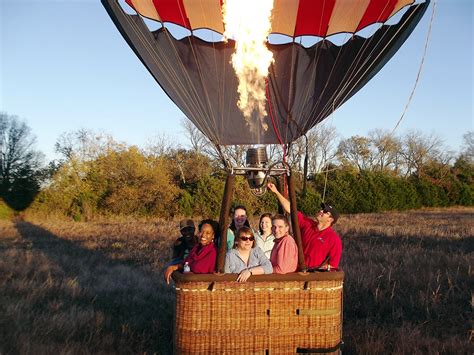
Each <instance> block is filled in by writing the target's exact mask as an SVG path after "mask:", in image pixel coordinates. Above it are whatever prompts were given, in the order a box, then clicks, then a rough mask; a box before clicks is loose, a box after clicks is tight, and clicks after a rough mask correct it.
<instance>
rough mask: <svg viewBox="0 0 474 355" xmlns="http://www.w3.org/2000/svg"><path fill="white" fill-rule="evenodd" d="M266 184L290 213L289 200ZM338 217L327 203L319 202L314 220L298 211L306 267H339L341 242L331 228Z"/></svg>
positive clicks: (272, 186) (273, 186)
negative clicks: (318, 208) (319, 205)
mask: <svg viewBox="0 0 474 355" xmlns="http://www.w3.org/2000/svg"><path fill="white" fill-rule="evenodd" d="M267 186H268V188H269V189H270V191H272V192H273V193H274V194H275V195H276V197H277V198H278V200H279V201H280V203H281V205H282V207H283V209H284V210H285V211H286V212H287V213H290V201H288V200H287V199H286V198H285V197H284V196H283V195H282V194H281V193H280V192H279V191H278V190H277V188H276V186H275V185H274V184H272V183H271V182H270V183H268V185H267ZM338 218H339V213H338V212H337V210H336V209H335V208H334V207H333V206H331V205H328V204H321V210H319V212H318V213H316V216H315V219H316V221H314V220H312V219H311V218H308V217H307V216H305V215H304V214H303V213H301V212H300V211H298V222H299V225H300V231H301V242H302V244H303V254H304V261H305V263H306V266H307V268H308V269H314V268H320V267H325V268H328V269H329V268H336V269H337V268H338V267H339V261H340V260H341V254H342V242H341V238H340V237H339V236H338V235H337V233H336V232H335V231H334V229H332V225H333V224H334V223H336V221H337V219H338Z"/></svg>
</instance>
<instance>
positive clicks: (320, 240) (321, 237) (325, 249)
mask: <svg viewBox="0 0 474 355" xmlns="http://www.w3.org/2000/svg"><path fill="white" fill-rule="evenodd" d="M298 222H299V224H300V230H301V241H302V243H303V254H304V261H305V263H306V266H307V267H308V268H314V267H318V266H320V265H321V264H322V263H323V262H324V261H325V260H326V258H327V257H328V256H329V265H331V267H332V268H338V267H339V261H340V260H341V254H342V242H341V238H339V236H338V235H337V233H336V232H335V231H334V229H332V228H331V227H328V228H326V229H323V230H322V231H320V230H319V229H318V223H317V222H315V221H313V220H312V219H311V218H308V217H306V216H305V215H304V214H302V213H301V212H299V211H298Z"/></svg>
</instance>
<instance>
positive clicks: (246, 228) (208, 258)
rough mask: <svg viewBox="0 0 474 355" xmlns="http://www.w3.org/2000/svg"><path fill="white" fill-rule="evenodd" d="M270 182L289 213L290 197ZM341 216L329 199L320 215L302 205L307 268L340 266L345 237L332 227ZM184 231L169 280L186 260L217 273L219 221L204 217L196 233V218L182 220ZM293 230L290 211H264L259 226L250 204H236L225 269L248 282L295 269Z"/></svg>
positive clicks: (175, 248) (194, 268)
mask: <svg viewBox="0 0 474 355" xmlns="http://www.w3.org/2000/svg"><path fill="white" fill-rule="evenodd" d="M268 188H269V190H270V191H272V192H273V193H274V194H275V195H276V196H277V198H278V200H279V202H280V204H281V205H282V207H283V209H284V210H285V211H286V212H287V213H289V212H290V202H289V201H288V200H287V199H286V198H285V197H284V196H283V195H282V194H281V193H280V192H279V191H278V190H277V188H276V186H275V185H274V184H273V183H268ZM338 218H339V213H338V212H337V210H336V209H335V208H334V207H332V206H330V205H327V204H322V205H321V210H319V212H318V213H317V214H316V216H315V220H313V219H311V218H308V217H307V216H305V215H304V214H303V213H301V212H299V211H298V222H299V226H300V231H301V241H302V246H303V255H304V260H305V263H306V266H307V267H308V269H318V268H323V269H337V268H338V267H339V261H340V259H341V253H342V242H341V239H340V237H339V236H338V235H337V233H336V232H335V231H334V230H333V229H332V226H333V225H334V223H336V221H337V219H338ZM180 231H181V234H182V236H181V237H179V238H178V239H177V240H176V242H175V244H174V246H173V260H172V261H171V263H170V265H169V266H168V267H167V268H166V269H165V279H166V282H167V283H169V282H170V279H171V274H172V273H173V272H174V271H176V270H183V269H184V267H185V266H186V267H189V269H190V271H191V272H193V273H195V274H210V273H214V272H215V268H216V260H217V246H218V244H219V242H220V238H219V224H218V223H217V222H216V221H214V220H212V219H205V220H203V221H202V222H201V223H200V224H199V233H198V235H197V238H196V236H195V227H194V222H193V221H192V220H183V221H181V222H180ZM289 231H290V225H289V222H288V218H287V217H286V216H285V215H282V214H276V215H274V216H272V215H271V214H270V213H264V214H263V215H262V216H261V217H260V221H259V230H258V231H254V230H253V229H252V228H251V227H250V224H249V222H248V220H247V211H246V208H245V207H244V206H237V207H235V208H234V215H233V219H232V223H231V225H230V226H229V228H228V229H227V254H226V258H225V264H224V271H225V273H233V274H238V277H237V281H239V282H245V281H247V280H248V278H249V277H250V276H252V275H262V274H271V273H277V274H286V273H290V272H295V271H296V270H297V266H298V247H297V245H296V242H295V240H294V239H293V237H292V236H291V235H289Z"/></svg>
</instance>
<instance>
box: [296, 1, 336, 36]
mask: <svg viewBox="0 0 474 355" xmlns="http://www.w3.org/2000/svg"><path fill="white" fill-rule="evenodd" d="M335 3H336V0H320V1H315V0H300V2H299V6H298V15H297V16H296V27H295V37H296V36H304V35H313V36H320V37H324V36H326V33H327V31H328V24H329V20H330V19H331V15H332V10H333V9H334V5H335Z"/></svg>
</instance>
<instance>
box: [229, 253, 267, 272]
mask: <svg viewBox="0 0 474 355" xmlns="http://www.w3.org/2000/svg"><path fill="white" fill-rule="evenodd" d="M257 266H261V267H262V268H263V272H264V273H265V274H271V273H272V272H273V267H272V263H271V262H270V260H269V259H268V258H267V257H266V256H265V254H264V253H263V251H262V249H260V248H259V247H255V248H252V250H251V251H250V256H249V261H248V264H245V263H244V261H243V260H242V259H241V258H240V255H239V252H238V251H237V249H231V250H229V251H228V252H227V254H226V256H225V266H224V272H225V273H226V274H239V273H240V272H241V271H242V270H245V269H250V268H252V267H257Z"/></svg>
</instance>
